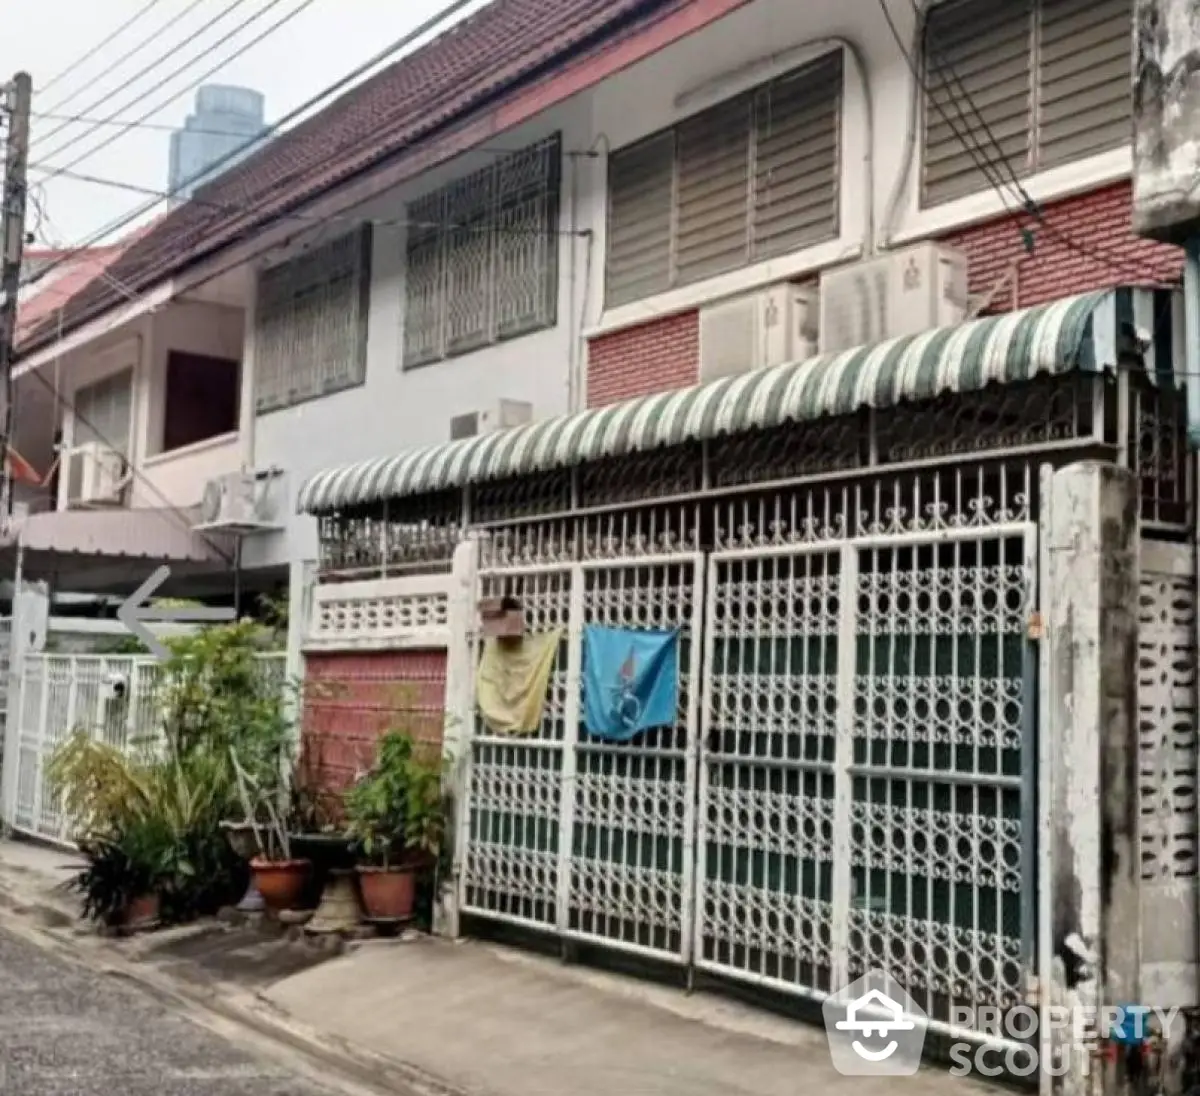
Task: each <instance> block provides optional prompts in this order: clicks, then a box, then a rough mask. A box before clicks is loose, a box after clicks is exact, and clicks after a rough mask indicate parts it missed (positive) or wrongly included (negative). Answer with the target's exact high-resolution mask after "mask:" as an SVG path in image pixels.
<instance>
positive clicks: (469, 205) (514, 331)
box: [404, 134, 562, 368]
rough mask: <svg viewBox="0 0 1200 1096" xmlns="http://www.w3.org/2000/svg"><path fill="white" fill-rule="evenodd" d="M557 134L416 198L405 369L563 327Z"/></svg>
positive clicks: (411, 214) (407, 289)
mask: <svg viewBox="0 0 1200 1096" xmlns="http://www.w3.org/2000/svg"><path fill="white" fill-rule="evenodd" d="M561 163H562V143H561V138H560V137H559V135H558V134H555V135H554V136H553V137H551V138H548V139H547V140H545V141H540V142H538V143H537V144H534V145H530V146H529V147H528V148H523V149H521V150H520V151H518V152H513V153H510V154H508V155H504V156H501V157H499V158H497V159H496V160H495V161H494V162H493V163H491V164H489V165H488V166H487V167H485V168H483V169H481V170H479V171H476V172H474V173H473V174H471V175H468V176H466V177H464V178H462V179H457V180H455V181H454V182H453V183H450V184H449V185H448V186H445V187H443V188H442V189H441V190H436V191H434V192H433V193H432V194H427V195H426V196H425V197H423V198H419V199H418V200H417V201H415V202H412V203H411V204H410V205H409V207H408V211H407V214H406V217H407V221H408V243H407V253H406V271H405V283H404V284H405V309H404V366H405V368H410V367H412V366H418V365H426V364H428V363H430V362H434V361H440V360H441V359H443V358H449V357H453V356H454V355H456V354H465V353H467V352H468V351H471V350H477V349H478V348H479V347H481V346H487V345H489V344H491V343H495V342H499V341H500V340H502V339H508V338H513V337H515V336H517V335H526V334H529V333H530V332H533V331H540V330H542V329H543V328H547V327H553V326H554V325H555V324H556V323H557V322H558V210H559V181H560V178H561Z"/></svg>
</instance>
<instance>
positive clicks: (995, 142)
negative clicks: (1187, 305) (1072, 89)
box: [878, 0, 1161, 282]
mask: <svg viewBox="0 0 1200 1096" xmlns="http://www.w3.org/2000/svg"><path fill="white" fill-rule="evenodd" d="M909 2H910V4H912V7H913V12H914V15H915V16H916V18H917V20H918V25H920V21H921V20H922V19H923V18H924V14H923V13H922V12H921V9H920V8H919V7H918V6H917V4H916V0H909ZM878 3H879V7H880V9H881V11H882V12H883V15H884V18H885V19H886V21H887V25H888V29H889V30H890V31H891V34H892V37H893V39H895V42H896V45H897V47H898V48H899V50H900V53H901V56H902V57H903V58H904V60H905V62H906V63H907V65H908V68H909V70H910V71H911V73H912V75H913V78H914V79H915V80H916V81H917V86H918V88H919V89H920V90H921V92H922V93H923V94H924V96H925V98H926V99H927V101H928V102H930V103H932V105H933V107H934V109H935V110H936V111H937V112H938V115H939V116H940V117H941V119H942V121H943V122H944V123H945V124H946V126H947V128H948V129H949V130H950V132H951V134H952V135H953V136H954V138H955V140H957V141H958V142H959V143H960V144H961V145H962V146H963V149H964V150H965V151H966V153H967V155H968V156H969V157H970V159H971V161H972V163H973V164H974V165H975V167H976V169H977V170H978V171H979V172H980V174H981V175H983V177H984V179H985V180H987V182H988V185H989V186H991V187H992V189H993V190H995V191H996V193H997V195H998V196H999V198H1000V201H1001V204H1002V205H1003V206H1004V209H1005V211H1006V212H1008V213H1009V214H1010V215H1012V216H1016V214H1014V213H1013V210H1012V209H1011V208H1010V207H1009V205H1008V202H1007V200H1006V198H1005V194H1004V188H1005V187H1006V186H1007V187H1008V189H1010V190H1012V191H1013V192H1014V193H1015V194H1016V195H1017V196H1018V198H1019V199H1020V201H1021V212H1023V213H1025V214H1026V215H1027V216H1029V217H1030V218H1031V219H1032V220H1034V221H1035V222H1036V223H1037V225H1038V226H1039V227H1040V228H1041V229H1042V230H1043V231H1044V232H1045V233H1046V235H1047V236H1049V237H1050V238H1051V239H1055V240H1057V241H1058V242H1059V243H1061V244H1063V245H1064V246H1065V247H1068V248H1070V249H1072V250H1074V251H1076V252H1078V253H1079V254H1081V255H1083V256H1085V257H1086V258H1089V259H1091V260H1092V261H1093V262H1100V263H1103V264H1104V265H1107V266H1109V267H1111V268H1112V269H1114V270H1116V271H1118V272H1119V273H1121V274H1122V275H1123V276H1129V275H1130V273H1133V274H1134V275H1135V277H1149V278H1150V279H1151V280H1153V281H1155V282H1158V281H1160V280H1161V279H1160V277H1159V275H1158V274H1157V272H1153V273H1149V274H1147V271H1146V270H1145V269H1140V268H1139V266H1138V265H1137V263H1136V262H1130V261H1129V260H1128V259H1126V258H1125V257H1124V256H1116V257H1114V256H1112V255H1109V254H1106V253H1105V252H1104V251H1103V249H1100V248H1092V247H1089V246H1087V245H1085V244H1081V243H1080V242H1079V241H1077V240H1075V239H1073V238H1072V237H1070V236H1069V235H1067V234H1066V233H1065V232H1063V231H1062V230H1060V229H1059V228H1058V227H1057V226H1055V225H1054V224H1052V223H1051V222H1049V221H1047V220H1046V218H1045V214H1044V212H1043V210H1042V209H1041V206H1040V205H1039V204H1038V203H1037V201H1036V200H1035V199H1034V198H1033V197H1032V195H1030V193H1029V191H1028V190H1027V189H1026V188H1025V186H1024V185H1023V183H1022V182H1021V180H1020V177H1019V176H1018V175H1017V173H1016V171H1015V169H1014V168H1013V166H1012V164H1011V163H1009V161H1008V157H1007V155H1006V154H1005V152H1004V149H1003V146H1002V145H1001V144H1000V141H999V138H998V137H997V136H996V134H995V133H994V131H993V130H992V128H991V126H990V125H989V124H988V121H987V119H986V118H985V117H984V115H983V113H982V111H981V110H980V109H979V107H978V105H977V104H976V103H975V100H974V98H973V97H972V95H971V93H970V91H969V89H968V88H967V87H966V85H965V84H964V83H963V81H962V79H961V77H959V75H958V73H957V72H956V71H955V69H954V67H953V64H952V63H950V62H949V61H948V60H947V59H944V58H943V64H942V65H940V66H938V67H939V68H940V69H941V70H942V71H940V72H939V75H946V76H948V78H949V81H950V82H951V83H952V84H953V85H954V87H955V88H956V90H957V93H958V94H957V95H950V96H948V97H947V98H948V100H949V102H950V103H951V104H952V105H953V107H954V110H955V112H956V113H957V114H958V117H959V121H960V122H962V123H963V127H964V128H963V130H962V131H960V130H959V128H958V126H957V125H956V124H955V122H954V120H953V119H951V118H950V116H949V115H948V114H947V112H946V110H945V108H944V107H943V106H942V104H941V102H940V100H939V98H938V97H937V95H935V94H934V92H933V90H932V89H931V88H930V87H929V86H928V85H927V84H926V83H925V80H924V78H923V76H922V74H921V71H920V66H919V64H918V63H917V62H916V61H915V60H914V59H913V57H912V56H911V55H910V53H909V51H908V47H907V46H906V45H905V43H904V39H903V37H902V36H901V34H900V31H899V29H898V28H897V26H896V23H895V20H894V19H893V18H892V13H891V11H890V9H889V8H888V5H887V0H878ZM925 56H927V57H929V59H930V60H932V61H934V63H935V66H937V65H938V56H940V54H939V52H938V51H936V50H928V49H927V50H926V51H925ZM960 101H965V102H966V104H967V105H968V106H969V107H970V109H971V111H972V112H973V113H974V114H975V116H976V118H977V119H978V122H979V126H980V127H981V128H982V129H983V130H984V132H985V133H986V135H987V136H988V138H989V140H990V142H991V144H992V146H993V148H995V150H996V151H997V152H998V153H999V158H998V159H999V165H997V163H994V162H993V161H991V160H989V159H988V156H987V153H986V152H985V151H984V149H983V148H982V146H980V145H979V143H978V142H977V141H976V140H975V138H974V135H973V132H972V123H971V121H970V120H969V119H968V118H967V116H966V115H965V114H964V113H963V109H962V106H961V102H960ZM1005 172H1007V174H1008V176H1009V179H1010V181H1009V182H1008V183H1005V180H1004V173H1005ZM1026 231H1027V230H1025V229H1023V230H1022V232H1023V234H1024V233H1025V232H1026Z"/></svg>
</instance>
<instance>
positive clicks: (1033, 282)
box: [587, 182, 1183, 407]
mask: <svg viewBox="0 0 1200 1096" xmlns="http://www.w3.org/2000/svg"><path fill="white" fill-rule="evenodd" d="M1130 189H1131V188H1130V184H1129V183H1128V182H1124V183H1116V184H1114V185H1112V186H1107V187H1102V188H1100V189H1098V190H1093V191H1089V192H1088V193H1086V194H1081V195H1077V196H1076V197H1073V198H1066V199H1063V200H1062V201H1059V202H1052V203H1047V204H1046V205H1044V206H1043V208H1042V216H1043V220H1044V222H1045V224H1046V225H1047V226H1049V231H1047V228H1046V227H1041V226H1039V225H1038V224H1037V223H1036V222H1033V221H1032V220H1031V219H1030V218H1028V217H1025V216H1021V217H1013V216H1012V215H1005V216H1003V217H998V218H995V219H994V220H991V221H985V222H984V223H982V224H978V225H973V226H972V227H970V228H966V229H962V230H960V231H957V232H952V233H949V234H947V235H946V236H943V237H942V239H943V241H944V242H945V243H947V244H950V245H951V246H953V247H957V248H959V249H961V250H962V251H964V252H965V253H966V255H967V257H968V259H969V260H970V270H971V274H970V281H971V293H972V295H973V296H975V295H977V296H979V297H984V296H987V295H988V294H990V293H992V291H993V289H995V288H996V287H997V286H998V285H999V284H1000V283H1001V281H1002V279H1004V278H1005V276H1006V275H1008V274H1009V273H1010V271H1011V270H1012V268H1013V264H1014V262H1015V263H1017V274H1016V279H1015V283H1014V281H1013V279H1011V278H1010V279H1009V280H1008V281H1007V282H1006V283H1005V284H1004V285H1003V286H1002V287H1001V288H1000V289H999V291H998V292H997V293H996V294H995V296H994V297H993V299H992V302H991V305H990V306H989V307H987V308H985V309H984V312H985V313H988V312H1008V311H1010V310H1012V309H1014V308H1029V307H1031V306H1033V305H1038V304H1044V303H1046V302H1047V301H1053V300H1056V299H1057V298H1059V297H1068V296H1071V295H1073V294H1076V293H1087V292H1089V291H1090V290H1093V289H1105V288H1107V287H1109V286H1113V285H1120V284H1125V285H1148V284H1154V283H1158V282H1167V283H1170V282H1175V281H1177V280H1178V279H1179V277H1180V275H1181V269H1182V265H1183V252H1182V251H1181V250H1180V249H1179V248H1177V247H1173V246H1171V245H1170V244H1160V243H1155V242H1153V241H1151V240H1143V239H1141V238H1139V237H1137V236H1135V235H1134V234H1133V230H1132V227H1131V223H1130V214H1131V210H1130V201H1131V194H1130ZM1023 224H1028V225H1030V226H1031V227H1032V229H1033V232H1034V247H1033V252H1032V254H1031V253H1029V252H1028V251H1027V250H1026V247H1025V243H1024V241H1023V239H1022V236H1021V226H1022V225H1023ZM1063 237H1066V238H1067V239H1069V240H1070V241H1072V242H1073V243H1077V244H1079V245H1081V247H1082V248H1086V249H1087V251H1088V252H1090V254H1085V253H1084V252H1083V251H1081V250H1080V248H1077V247H1074V246H1072V244H1071V243H1065V242H1064V241H1063ZM1101 256H1103V258H1102V257H1101ZM1014 288H1015V290H1016V292H1015V293H1014ZM699 352H700V318H699V313H698V312H686V313H683V314H681V315H677V316H667V317H664V318H663V319H661V320H654V321H652V322H650V323H645V324H640V325H638V326H637V327H628V328H625V329H624V330H622V331H614V332H612V333H610V334H607V335H602V336H600V337H599V338H596V339H593V340H591V342H590V343H589V344H588V384H587V396H588V406H589V407H599V406H603V405H605V404H610V403H616V402H617V401H618V400H624V399H629V398H631V397H634V396H642V395H647V394H648V393H651V392H662V391H665V390H667V389H670V388H683V387H686V386H687V385H690V384H694V383H695V382H696V379H697V375H698V369H699Z"/></svg>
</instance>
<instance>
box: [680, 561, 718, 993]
mask: <svg viewBox="0 0 1200 1096" xmlns="http://www.w3.org/2000/svg"><path fill="white" fill-rule="evenodd" d="M691 561H692V566H691V573H692V589H693V590H694V591H695V600H694V601H693V603H692V641H691V642H690V643H689V644H688V657H689V661H690V663H691V665H690V667H689V671H690V672H689V674H688V679H689V680H688V706H687V722H686V726H687V732H686V733H687V755H686V757H685V758H684V762H683V766H684V768H683V783H684V796H685V798H684V801H683V863H682V864H681V865H680V869H681V875H682V877H683V882H682V887H683V908H682V916H681V919H680V924H679V939H680V948H681V951H682V955H681V958H682V960H683V963H684V964H685V965H686V966H687V967H689V968H690V967H691V963H692V956H693V954H694V952H693V950H692V949H693V948H694V947H695V944H696V932H695V923H696V922H697V921H699V920H700V918H698V917H697V916H696V890H697V887H698V886H699V878H700V877H699V875H698V874H697V870H696V848H697V845H698V844H699V840H700V839H699V837H698V836H697V834H698V829H699V827H698V826H697V824H696V815H697V804H698V803H699V802H702V801H701V800H699V799H698V797H697V794H696V786H697V783H698V779H699V773H701V772H702V771H703V769H704V768H705V766H704V765H702V764H701V756H702V745H703V743H702V741H701V737H702V734H704V733H706V731H707V728H705V729H704V730H703V731H702V729H701V720H700V695H701V693H705V692H707V690H708V685H709V681H710V680H711V678H710V677H709V674H711V672H712V647H711V643H712V629H711V628H710V627H709V626H708V615H707V605H708V583H709V575H708V573H707V571H706V569H705V565H704V554H703V553H701V552H697V553H696V554H695V555H693V556H692V557H691ZM700 628H703V629H704V642H703V646H701V644H699V643H697V642H696V633H697V630H698V629H700ZM689 980H690V973H689Z"/></svg>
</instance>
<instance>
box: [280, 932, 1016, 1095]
mask: <svg viewBox="0 0 1200 1096" xmlns="http://www.w3.org/2000/svg"><path fill="white" fill-rule="evenodd" d="M265 996H266V998H267V999H268V1000H270V1001H272V1002H273V1003H275V1004H276V1005H278V1006H280V1007H281V1008H283V1009H286V1010H287V1012H288V1014H289V1015H292V1016H294V1017H296V1018H297V1019H299V1020H300V1021H302V1022H303V1023H305V1024H306V1025H310V1026H312V1027H317V1028H321V1029H322V1030H325V1031H329V1032H330V1033H332V1034H335V1035H337V1036H340V1037H342V1038H344V1039H348V1040H352V1041H354V1042H356V1043H358V1044H360V1045H362V1046H365V1047H367V1048H369V1049H370V1050H372V1051H374V1052H376V1053H378V1054H382V1055H386V1056H388V1057H391V1058H395V1059H400V1060H402V1061H404V1062H407V1063H409V1064H410V1065H412V1066H415V1067H416V1068H418V1069H420V1070H422V1071H424V1072H426V1073H429V1074H433V1075H435V1076H438V1077H441V1078H443V1079H444V1080H446V1081H448V1082H450V1083H451V1084H453V1085H455V1086H456V1087H457V1088H459V1089H461V1090H465V1091H467V1092H472V1093H480V1094H484V1093H486V1094H488V1096H565V1094H570V1096H613V1094H614V1093H629V1094H636V1096H741V1094H744V1096H799V1094H801V1093H811V1092H820V1093H833V1094H837V1093H846V1094H850V1093H853V1094H854V1096H883V1094H885V1093H888V1094H891V1096H895V1094H897V1093H903V1092H906V1091H908V1092H912V1093H913V1094H914V1096H916V1094H918V1093H920V1094H922V1096H925V1094H928V1096H942V1094H945V1096H951V1094H954V1096H970V1094H978V1093H985V1092H990V1093H993V1096H994V1092H995V1090H993V1089H989V1088H986V1087H984V1086H982V1085H980V1084H978V1083H976V1082H970V1081H966V1080H960V1079H957V1078H953V1077H950V1076H949V1075H948V1074H947V1073H945V1072H944V1071H935V1070H927V1071H923V1072H922V1073H921V1074H920V1075H919V1076H918V1077H911V1078H907V1077H906V1078H874V1079H872V1078H851V1077H843V1076H841V1075H840V1074H838V1073H836V1072H835V1071H834V1069H833V1067H832V1065H831V1064H830V1060H829V1052H828V1049H827V1046H826V1042H825V1035H824V1033H823V1031H821V1030H820V1029H818V1028H816V1027H813V1026H810V1025H807V1024H802V1023H795V1022H791V1021H788V1020H784V1019H779V1018H776V1017H773V1016H771V1015H769V1014H766V1013H763V1012H759V1011H758V1010H755V1009H752V1008H748V1007H743V1006H741V1005H738V1004H735V1003H732V1002H729V1001H726V1000H723V999H720V998H715V997H711V996H708V995H706V994H703V993H697V994H693V995H691V996H688V995H685V994H683V993H682V992H679V991H676V990H672V989H669V988H662V987H659V986H654V985H648V984H645V983H643V982H639V981H636V980H634V979H627V978H622V977H619V976H615V975H609V974H605V973H599V972H596V971H590V970H587V969H585V968H581V967H573V966H564V965H562V964H561V963H558V962H556V961H554V960H550V959H543V958H541V957H537V956H532V955H529V954H527V953H525V952H518V951H514V950H511V949H507V948H500V947H496V946H492V945H488V944H482V943H475V942H463V943H454V942H450V941H444V940H437V939H431V938H421V939H418V940H412V941H408V942H405V943H402V944H398V945H392V946H390V947H388V946H382V945H376V946H369V947H365V948H363V949H361V950H358V951H356V952H353V953H351V954H349V955H347V956H344V957H342V958H340V959H335V960H332V961H331V962H329V963H325V964H324V965H322V966H320V967H318V968H316V969H314V970H311V971H308V972H306V973H304V974H300V975H298V976H296V977H293V978H289V979H287V980H286V981H283V982H281V983H279V984H278V985H276V986H274V987H272V988H271V989H269V990H267V991H266V993H265Z"/></svg>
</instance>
